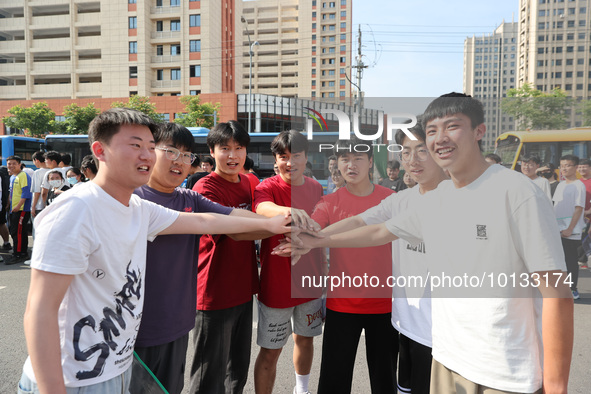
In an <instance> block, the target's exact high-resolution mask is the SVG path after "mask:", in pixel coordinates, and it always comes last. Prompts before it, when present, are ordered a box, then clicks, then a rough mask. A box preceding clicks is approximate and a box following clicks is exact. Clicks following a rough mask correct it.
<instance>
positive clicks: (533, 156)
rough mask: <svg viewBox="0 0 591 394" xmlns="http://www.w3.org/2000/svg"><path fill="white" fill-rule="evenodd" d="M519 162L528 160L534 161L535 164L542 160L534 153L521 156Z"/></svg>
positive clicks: (540, 162) (527, 161)
mask: <svg viewBox="0 0 591 394" xmlns="http://www.w3.org/2000/svg"><path fill="white" fill-rule="evenodd" d="M521 162H522V163H529V162H534V163H536V164H537V165H540V164H542V160H540V158H539V157H538V156H536V155H528V156H523V157H522V158H521Z"/></svg>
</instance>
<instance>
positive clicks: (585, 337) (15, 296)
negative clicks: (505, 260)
mask: <svg viewBox="0 0 591 394" xmlns="http://www.w3.org/2000/svg"><path fill="white" fill-rule="evenodd" d="M2 255H3V256H5V257H7V256H8V255H6V254H2ZM29 275H30V269H29V267H28V266H25V265H12V266H6V265H4V264H3V263H0V393H1V394H4V393H15V392H16V387H17V382H18V380H19V379H20V376H21V373H22V366H23V363H24V361H25V359H26V357H27V349H26V345H25V338H24V333H23V312H24V309H25V303H26V297H27V292H28V288H29ZM579 292H580V293H581V300H579V301H576V302H575V344H574V351H573V359H572V367H571V375H570V383H569V393H585V394H587V393H589V392H590V389H589V387H591V340H589V338H590V336H591V271H590V270H588V269H581V271H580V279H579ZM254 320H255V321H256V316H255V319H254ZM255 336H256V328H254V329H253V341H252V344H253V345H252V356H251V370H250V378H249V380H248V383H247V385H246V390H245V392H246V393H254V386H253V379H252V373H253V372H252V370H253V366H254V360H255V358H256V355H257V353H258V347H257V346H256V341H255ZM292 344H293V342H292V341H290V342H289V343H288V345H287V346H286V347H285V348H284V350H283V353H282V354H281V357H280V360H279V365H278V371H277V381H276V384H275V392H276V393H286V394H290V393H291V392H292V390H293V387H294V384H295V378H294V372H293V366H292V361H291V354H292V349H293V346H292ZM315 348H316V352H315V355H314V364H313V369H312V374H311V379H310V389H311V391H312V392H315V391H316V387H317V385H318V373H319V367H320V349H321V339H320V338H316V340H315ZM187 357H188V359H189V360H190V359H191V357H192V351H191V350H190V351H189V354H188V355H187ZM188 365H190V363H189V364H188ZM185 387H188V384H186V385H185ZM368 389H369V378H368V372H367V363H366V362H365V346H364V343H363V338H362V340H361V341H360V343H359V349H358V357H357V360H356V364H355V375H354V383H353V391H352V392H353V393H364V392H367V391H368ZM184 392H188V390H187V389H185V391H184Z"/></svg>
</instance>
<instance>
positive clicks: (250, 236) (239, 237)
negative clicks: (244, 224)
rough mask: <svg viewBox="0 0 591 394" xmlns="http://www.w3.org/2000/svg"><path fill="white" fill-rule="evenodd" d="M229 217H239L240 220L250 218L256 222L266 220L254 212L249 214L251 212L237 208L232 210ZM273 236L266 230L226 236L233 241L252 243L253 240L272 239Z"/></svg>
mask: <svg viewBox="0 0 591 394" xmlns="http://www.w3.org/2000/svg"><path fill="white" fill-rule="evenodd" d="M230 216H234V217H241V218H252V219H258V220H266V219H267V218H266V217H265V216H262V215H258V214H256V213H254V212H251V211H247V210H246V209H237V208H236V209H234V210H233V211H232V212H231V213H230ZM273 235H275V233H272V232H270V231H268V230H263V231H253V232H244V233H238V234H230V235H228V236H229V237H230V238H232V239H233V240H234V241H254V240H255V239H264V238H269V237H272V236H273Z"/></svg>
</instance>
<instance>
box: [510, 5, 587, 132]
mask: <svg viewBox="0 0 591 394" xmlns="http://www.w3.org/2000/svg"><path fill="white" fill-rule="evenodd" d="M589 3H590V2H589V0H577V1H574V0H536V1H526V0H520V2H519V40H518V45H519V48H518V51H519V63H518V71H517V79H518V80H517V85H518V86H522V85H523V84H525V83H529V84H531V85H532V86H533V87H534V88H536V89H538V90H540V91H543V92H550V91H551V90H552V89H554V88H561V89H562V90H564V91H566V93H567V95H568V96H570V97H573V98H576V99H578V100H586V99H588V98H589V92H590V91H591V34H590V32H589V26H590V24H591V14H590V10H589V8H590V6H591V4H589ZM575 112H576V111H570V125H571V126H580V125H581V122H580V119H578V118H577V117H576V113H575Z"/></svg>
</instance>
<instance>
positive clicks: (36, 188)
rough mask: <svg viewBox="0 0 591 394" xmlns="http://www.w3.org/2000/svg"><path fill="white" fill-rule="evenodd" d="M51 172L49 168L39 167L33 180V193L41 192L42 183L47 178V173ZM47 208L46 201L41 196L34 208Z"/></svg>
mask: <svg viewBox="0 0 591 394" xmlns="http://www.w3.org/2000/svg"><path fill="white" fill-rule="evenodd" d="M48 172H49V169H47V168H39V169H38V170H36V171H35V173H34V174H33V177H32V181H31V192H33V193H41V183H43V179H44V178H45V174H47V173H48ZM43 208H45V201H43V199H42V198H41V196H39V199H38V200H37V205H36V206H35V207H34V208H33V209H36V210H41V209H43Z"/></svg>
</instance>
